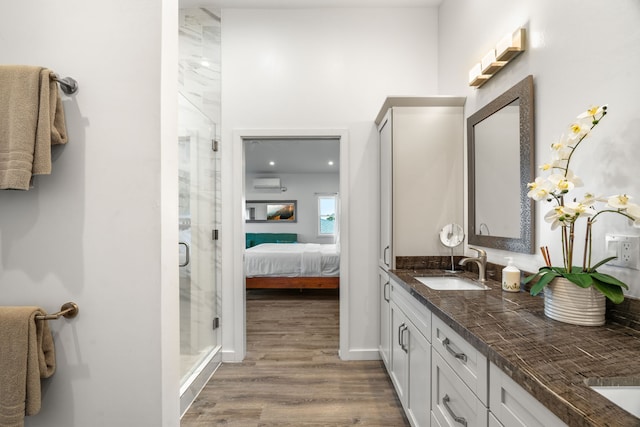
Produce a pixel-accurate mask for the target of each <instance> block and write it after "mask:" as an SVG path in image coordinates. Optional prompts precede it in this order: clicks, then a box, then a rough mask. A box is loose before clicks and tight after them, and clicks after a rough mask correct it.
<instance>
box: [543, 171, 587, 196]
mask: <svg viewBox="0 0 640 427" xmlns="http://www.w3.org/2000/svg"><path fill="white" fill-rule="evenodd" d="M549 182H551V184H553V186H554V187H555V192H557V193H560V194H565V193H568V192H569V191H571V190H573V189H574V188H575V187H580V186H582V180H581V179H580V177H578V176H577V175H575V174H574V173H573V172H571V171H570V170H569V171H567V173H566V176H565V174H560V173H555V174H553V175H550V176H549Z"/></svg>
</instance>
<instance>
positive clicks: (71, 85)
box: [53, 74, 78, 95]
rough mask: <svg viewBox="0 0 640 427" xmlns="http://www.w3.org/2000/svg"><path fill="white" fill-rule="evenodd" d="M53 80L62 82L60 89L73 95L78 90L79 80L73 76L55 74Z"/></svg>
mask: <svg viewBox="0 0 640 427" xmlns="http://www.w3.org/2000/svg"><path fill="white" fill-rule="evenodd" d="M53 80H55V81H56V82H58V83H60V89H62V91H63V92H64V93H65V94H67V95H72V94H74V93H76V92H77V91H78V82H77V81H76V80H75V79H73V78H71V77H64V78H60V77H59V76H58V75H57V74H54V75H53Z"/></svg>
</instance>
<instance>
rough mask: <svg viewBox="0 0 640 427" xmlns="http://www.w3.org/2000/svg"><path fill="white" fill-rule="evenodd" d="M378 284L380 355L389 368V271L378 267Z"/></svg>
mask: <svg viewBox="0 0 640 427" xmlns="http://www.w3.org/2000/svg"><path fill="white" fill-rule="evenodd" d="M378 286H379V294H380V295H379V296H380V347H379V351H380V357H381V358H382V361H383V362H384V365H385V366H386V367H387V370H389V366H390V364H389V358H390V357H391V307H390V305H389V304H390V303H391V298H390V297H391V284H390V281H389V273H387V272H386V271H384V270H383V269H381V268H379V269H378Z"/></svg>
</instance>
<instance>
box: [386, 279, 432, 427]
mask: <svg viewBox="0 0 640 427" xmlns="http://www.w3.org/2000/svg"><path fill="white" fill-rule="evenodd" d="M390 299H391V301H390V308H391V322H390V324H391V355H390V356H391V357H390V359H391V360H390V364H389V365H388V371H389V375H390V377H391V380H392V382H393V384H394V386H395V388H396V392H397V394H398V398H399V399H400V402H401V403H402V406H403V408H404V410H405V413H406V414H407V418H408V419H409V422H410V423H411V425H412V426H414V427H418V426H422V427H423V426H429V425H430V421H429V419H430V404H429V402H430V393H431V343H430V341H429V340H430V322H431V312H429V310H428V309H427V308H426V307H424V306H422V305H421V304H419V303H418V302H417V301H416V300H415V299H414V298H413V297H411V296H410V295H409V294H408V293H407V292H406V291H405V290H404V289H402V288H401V287H400V286H399V285H398V284H396V283H394V282H393V280H391V298H390ZM412 300H413V301H412Z"/></svg>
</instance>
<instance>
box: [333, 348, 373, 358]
mask: <svg viewBox="0 0 640 427" xmlns="http://www.w3.org/2000/svg"><path fill="white" fill-rule="evenodd" d="M340 359H342V360H381V359H380V352H379V351H378V349H377V348H376V349H352V350H349V351H347V352H340Z"/></svg>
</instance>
